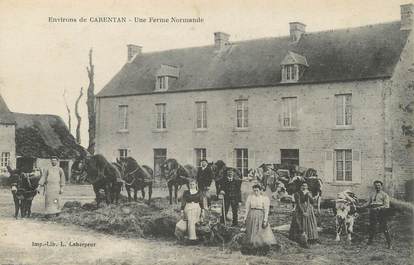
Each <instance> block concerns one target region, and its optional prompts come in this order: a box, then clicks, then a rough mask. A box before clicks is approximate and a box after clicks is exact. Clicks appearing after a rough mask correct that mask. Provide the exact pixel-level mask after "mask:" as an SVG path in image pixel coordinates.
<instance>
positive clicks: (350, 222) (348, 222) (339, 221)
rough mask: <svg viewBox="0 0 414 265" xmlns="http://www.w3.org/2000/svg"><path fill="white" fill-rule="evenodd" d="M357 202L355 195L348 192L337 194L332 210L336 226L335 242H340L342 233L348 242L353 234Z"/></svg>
mask: <svg viewBox="0 0 414 265" xmlns="http://www.w3.org/2000/svg"><path fill="white" fill-rule="evenodd" d="M357 200H358V198H357V197H356V195H355V194H354V193H353V192H351V191H350V190H345V191H343V192H340V193H338V195H337V198H336V200H335V209H334V213H335V224H336V238H335V241H340V240H341V237H340V236H341V233H342V232H345V234H346V236H347V240H348V242H350V241H351V239H352V238H351V235H352V233H353V232H354V222H355V219H356V218H357V216H358V214H357V212H356V202H357Z"/></svg>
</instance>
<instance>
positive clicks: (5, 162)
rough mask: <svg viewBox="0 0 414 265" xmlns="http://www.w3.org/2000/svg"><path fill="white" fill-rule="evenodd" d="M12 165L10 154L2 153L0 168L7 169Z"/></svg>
mask: <svg viewBox="0 0 414 265" xmlns="http://www.w3.org/2000/svg"><path fill="white" fill-rule="evenodd" d="M9 165H10V152H2V153H1V158H0V166H1V167H7V166H9Z"/></svg>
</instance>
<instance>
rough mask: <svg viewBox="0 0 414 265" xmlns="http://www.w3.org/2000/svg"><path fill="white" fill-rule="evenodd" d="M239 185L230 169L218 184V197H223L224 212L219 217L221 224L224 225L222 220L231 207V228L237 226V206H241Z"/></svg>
mask: <svg viewBox="0 0 414 265" xmlns="http://www.w3.org/2000/svg"><path fill="white" fill-rule="evenodd" d="M241 184H242V181H241V180H240V179H238V178H235V172H234V169H232V168H227V170H226V177H225V178H224V179H223V181H222V183H221V184H220V193H219V194H220V195H221V196H224V209H223V210H224V212H223V213H222V216H221V222H222V223H224V218H226V216H227V213H228V211H229V207H230V206H231V211H232V213H233V223H232V226H237V225H238V215H237V212H238V210H239V205H241V201H242V200H241Z"/></svg>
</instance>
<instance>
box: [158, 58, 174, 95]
mask: <svg viewBox="0 0 414 265" xmlns="http://www.w3.org/2000/svg"><path fill="white" fill-rule="evenodd" d="M178 76H179V68H178V67H176V66H172V65H166V64H161V66H160V68H159V69H158V70H157V73H156V78H157V80H156V82H155V91H166V90H168V88H169V87H170V86H171V85H174V81H175V80H177V79H178Z"/></svg>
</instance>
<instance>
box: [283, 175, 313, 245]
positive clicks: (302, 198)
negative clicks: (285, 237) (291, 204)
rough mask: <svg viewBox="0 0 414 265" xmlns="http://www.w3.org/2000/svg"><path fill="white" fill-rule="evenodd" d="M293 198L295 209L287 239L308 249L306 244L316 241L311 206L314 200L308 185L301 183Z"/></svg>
mask: <svg viewBox="0 0 414 265" xmlns="http://www.w3.org/2000/svg"><path fill="white" fill-rule="evenodd" d="M294 198H295V205H296V207H295V211H294V213H293V218H292V223H291V225H290V231H289V238H290V239H291V240H294V241H298V242H299V243H301V244H302V245H303V246H304V247H306V248H308V247H309V245H308V243H316V242H317V240H318V230H317V222H316V216H315V213H314V211H313V206H312V203H313V202H314V200H313V198H312V195H311V194H310V192H309V190H308V184H306V183H303V184H302V185H301V186H300V191H299V192H297V193H295V195H294Z"/></svg>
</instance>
